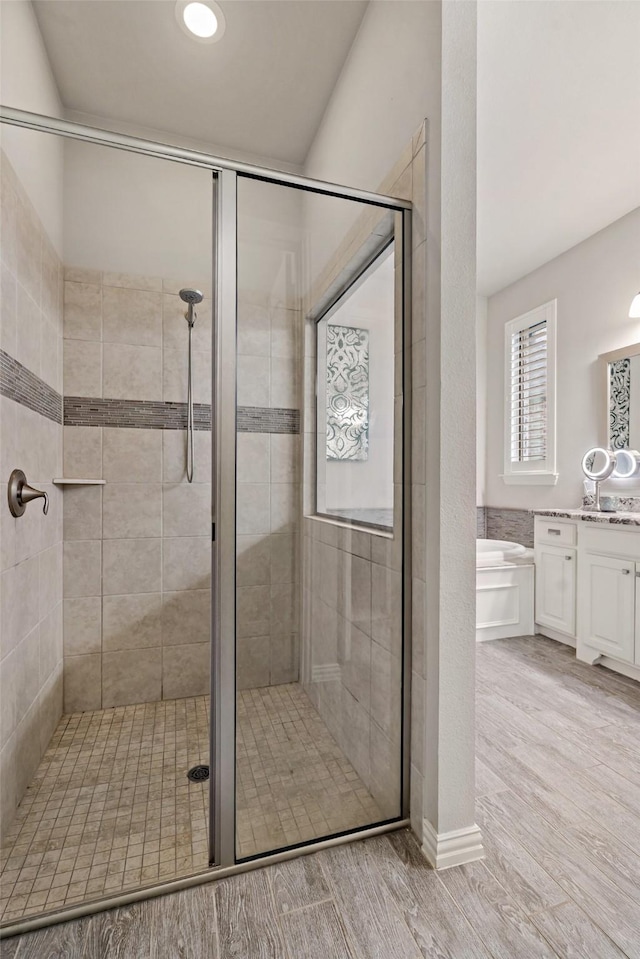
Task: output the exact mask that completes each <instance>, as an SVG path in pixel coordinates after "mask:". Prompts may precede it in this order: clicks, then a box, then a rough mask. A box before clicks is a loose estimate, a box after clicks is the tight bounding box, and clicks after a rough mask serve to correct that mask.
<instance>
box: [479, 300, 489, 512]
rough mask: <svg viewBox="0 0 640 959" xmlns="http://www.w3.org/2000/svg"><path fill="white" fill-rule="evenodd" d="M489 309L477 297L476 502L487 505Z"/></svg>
mask: <svg viewBox="0 0 640 959" xmlns="http://www.w3.org/2000/svg"><path fill="white" fill-rule="evenodd" d="M487 310H488V301H487V297H486V296H478V297H477V298H476V396H477V416H476V503H477V505H478V506H484V505H485V502H484V501H485V482H486V475H487Z"/></svg>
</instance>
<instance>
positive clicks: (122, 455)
mask: <svg viewBox="0 0 640 959" xmlns="http://www.w3.org/2000/svg"><path fill="white" fill-rule="evenodd" d="M162 434H163V430H137V429H120V428H117V429H109V428H105V429H104V430H103V444H104V479H105V480H106V481H107V483H159V482H160V481H161V479H162Z"/></svg>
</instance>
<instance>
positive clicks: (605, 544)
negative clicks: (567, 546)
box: [580, 523, 640, 560]
mask: <svg viewBox="0 0 640 959" xmlns="http://www.w3.org/2000/svg"><path fill="white" fill-rule="evenodd" d="M580 547H581V548H582V549H585V550H586V551H587V552H589V553H601V554H603V555H609V556H628V557H629V559H638V560H640V529H639V528H638V527H637V526H629V527H628V528H626V529H625V528H622V529H621V528H620V527H619V526H618V527H616V525H615V524H613V525H611V526H605V525H604V524H603V525H598V524H597V523H583V524H582V527H581V529H580Z"/></svg>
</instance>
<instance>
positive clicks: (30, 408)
mask: <svg viewBox="0 0 640 959" xmlns="http://www.w3.org/2000/svg"><path fill="white" fill-rule="evenodd" d="M0 178H1V186H0V194H1V195H0V219H1V224H2V235H1V241H2V242H1V244H0V258H1V261H2V291H1V292H2V297H1V310H0V393H1V394H2V395H1V396H0V480H1V481H2V489H3V495H2V504H1V508H0V564H1V568H2V576H1V579H0V609H1V616H0V631H1V634H0V704H1V713H0V748H1V751H0V789H1V794H0V829H1V830H2V831H4V830H5V829H6V828H7V826H8V824H9V823H10V821H11V820H12V818H13V816H14V813H15V810H16V807H17V805H18V803H19V802H20V800H21V799H22V796H23V794H24V791H25V789H26V787H27V786H28V784H29V782H30V780H31V778H32V776H33V774H34V773H35V771H36V768H37V766H38V763H39V762H40V758H41V756H42V754H43V753H44V750H45V749H46V747H47V745H48V743H49V739H50V738H51V735H52V733H53V731H54V729H55V727H56V724H57V722H58V719H59V718H60V715H61V713H62V682H63V678H62V493H61V492H60V491H59V490H58V489H56V488H55V487H54V486H53V485H52V479H53V478H54V477H55V476H59V475H60V471H61V467H62V397H61V387H62V368H61V358H62V306H61V303H62V272H61V263H60V259H59V257H58V255H57V254H56V252H55V250H54V248H53V246H52V244H51V243H50V241H49V238H48V237H47V235H46V233H45V231H44V230H43V228H42V225H41V223H40V221H39V219H38V216H37V214H36V212H35V210H34V208H33V206H32V204H31V203H30V201H29V199H28V197H27V196H26V194H25V191H24V190H23V188H22V185H21V184H20V181H19V179H18V177H17V176H16V174H15V172H14V170H13V169H12V167H11V165H10V163H9V161H8V160H7V158H6V156H5V155H4V154H2V156H1V158H0ZM15 468H19V469H22V470H24V472H25V473H26V475H27V479H28V481H29V483H30V484H31V485H33V486H36V487H38V488H40V489H44V490H46V491H47V493H48V494H49V498H50V506H49V512H48V515H47V516H44V515H43V512H42V500H36V501H35V502H34V503H32V504H31V505H30V506H29V507H28V508H27V511H26V512H25V513H24V514H23V516H21V517H19V518H13V517H12V516H11V514H10V513H9V510H8V508H7V505H6V498H5V494H4V484H5V483H6V482H7V481H8V479H9V475H10V473H11V471H12V470H13V469H15Z"/></svg>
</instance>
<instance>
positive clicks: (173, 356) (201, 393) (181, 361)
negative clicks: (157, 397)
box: [162, 324, 212, 403]
mask: <svg viewBox="0 0 640 959" xmlns="http://www.w3.org/2000/svg"><path fill="white" fill-rule="evenodd" d="M185 325H186V324H185ZM162 356H163V361H162V398H163V399H164V400H165V401H167V402H172V403H184V402H186V399H187V374H188V368H189V359H188V353H187V350H186V344H185V349H182V350H169V349H167V348H166V347H165V348H164V350H163V353H162ZM192 388H193V402H194V403H211V388H212V387H211V351H209V352H206V353H205V352H201V351H198V350H194V351H193V355H192Z"/></svg>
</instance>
